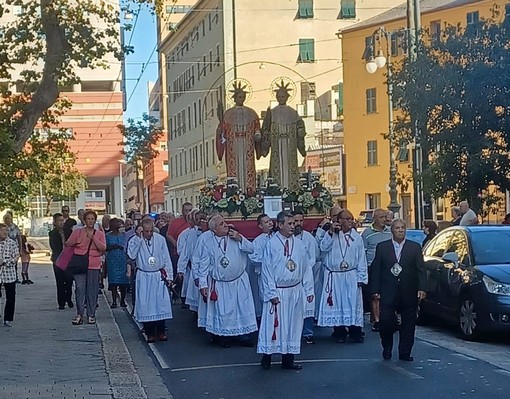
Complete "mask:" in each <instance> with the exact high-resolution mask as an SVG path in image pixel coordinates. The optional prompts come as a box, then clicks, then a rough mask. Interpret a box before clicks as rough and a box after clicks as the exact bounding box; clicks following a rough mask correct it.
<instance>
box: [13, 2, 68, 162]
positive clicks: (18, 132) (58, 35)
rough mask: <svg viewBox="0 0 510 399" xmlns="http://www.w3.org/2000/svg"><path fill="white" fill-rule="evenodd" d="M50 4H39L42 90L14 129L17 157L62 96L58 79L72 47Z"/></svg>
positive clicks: (27, 106)
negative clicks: (42, 39)
mask: <svg viewBox="0 0 510 399" xmlns="http://www.w3.org/2000/svg"><path fill="white" fill-rule="evenodd" d="M51 2H52V0H40V4H41V28H42V31H43V32H44V34H45V37H46V40H45V42H46V43H45V44H46V55H45V58H44V68H43V73H42V78H41V81H40V83H39V87H38V88H37V90H36V91H35V93H33V95H32V98H31V100H30V102H29V103H27V104H26V105H25V107H24V109H23V110H22V111H21V116H20V118H19V119H18V121H17V122H16V124H15V125H14V144H13V150H14V151H15V152H16V153H18V152H20V151H21V150H22V149H23V147H24V146H25V143H26V142H27V140H28V139H29V138H30V136H31V135H32V132H33V130H34V128H35V126H36V125H37V122H38V121H39V119H40V118H41V116H42V115H43V114H44V112H46V111H47V110H48V109H49V108H50V107H51V106H53V104H55V101H57V99H58V96H59V94H60V89H59V86H58V82H57V77H56V75H57V72H58V69H59V68H61V67H62V65H63V64H64V62H65V59H66V52H67V49H68V47H69V43H68V41H67V40H66V37H65V31H64V29H63V28H62V26H60V25H59V21H58V16H57V14H56V11H54V10H53V9H52V7H51Z"/></svg>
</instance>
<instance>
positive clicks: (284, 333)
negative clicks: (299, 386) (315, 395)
mask: <svg viewBox="0 0 510 399" xmlns="http://www.w3.org/2000/svg"><path fill="white" fill-rule="evenodd" d="M276 222H277V223H278V230H279V231H278V232H277V233H276V234H275V235H274V237H273V238H272V239H271V240H270V241H269V242H268V244H267V246H266V249H265V251H264V256H263V258H262V294H263V300H264V306H263V308H262V320H261V324H260V331H259V340H258V345H257V352H258V353H261V354H262V361H261V365H262V368H263V369H264V370H268V369H269V368H270V367H271V355H272V354H273V353H281V354H282V368H284V369H289V370H300V369H301V365H300V364H297V363H295V362H294V355H296V354H299V353H300V351H301V332H302V330H303V319H304V316H305V304H306V302H308V303H311V302H312V301H313V275H312V268H311V267H310V265H309V255H308V253H307V249H306V247H305V246H304V245H302V244H301V242H300V241H299V240H298V239H297V238H296V237H294V217H293V216H292V214H291V213H290V212H287V211H283V212H280V213H279V214H278V216H277V220H276Z"/></svg>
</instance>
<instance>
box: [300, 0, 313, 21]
mask: <svg viewBox="0 0 510 399" xmlns="http://www.w3.org/2000/svg"><path fill="white" fill-rule="evenodd" d="M298 16H299V18H313V0H299V10H298Z"/></svg>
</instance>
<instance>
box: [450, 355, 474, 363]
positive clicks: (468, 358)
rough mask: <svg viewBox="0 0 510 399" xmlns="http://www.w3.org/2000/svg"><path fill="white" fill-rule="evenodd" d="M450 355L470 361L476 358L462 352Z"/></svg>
mask: <svg viewBox="0 0 510 399" xmlns="http://www.w3.org/2000/svg"><path fill="white" fill-rule="evenodd" d="M452 356H456V357H460V358H461V359H464V360H469V361H470V362H476V361H477V360H478V359H475V358H474V357H471V356H467V355H464V354H462V353H452Z"/></svg>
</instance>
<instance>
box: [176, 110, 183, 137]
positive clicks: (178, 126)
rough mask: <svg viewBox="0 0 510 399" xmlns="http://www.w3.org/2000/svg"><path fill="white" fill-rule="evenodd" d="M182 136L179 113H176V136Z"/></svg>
mask: <svg viewBox="0 0 510 399" xmlns="http://www.w3.org/2000/svg"><path fill="white" fill-rule="evenodd" d="M181 134H182V120H181V113H180V112H179V113H177V135H178V136H180V135H181Z"/></svg>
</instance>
